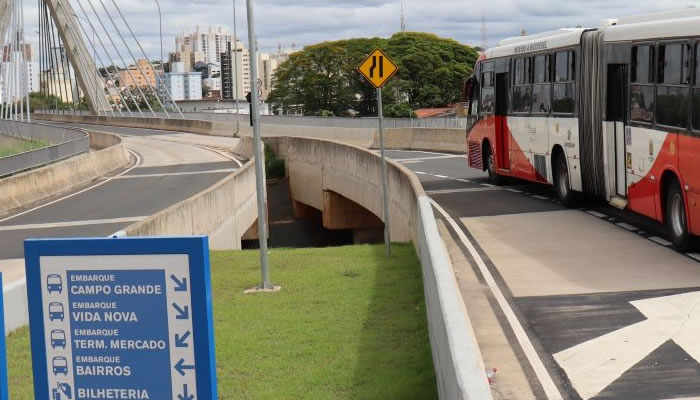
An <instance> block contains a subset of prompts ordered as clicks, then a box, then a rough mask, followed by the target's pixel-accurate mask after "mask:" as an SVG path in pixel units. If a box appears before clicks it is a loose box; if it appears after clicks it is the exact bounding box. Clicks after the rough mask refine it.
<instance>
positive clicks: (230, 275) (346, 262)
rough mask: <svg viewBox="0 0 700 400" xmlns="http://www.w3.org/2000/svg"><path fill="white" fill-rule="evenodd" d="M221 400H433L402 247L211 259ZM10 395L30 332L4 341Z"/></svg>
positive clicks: (421, 323)
mask: <svg viewBox="0 0 700 400" xmlns="http://www.w3.org/2000/svg"><path fill="white" fill-rule="evenodd" d="M211 262H212V289H213V299H214V320H215V322H214V326H215V329H216V357H217V359H216V361H217V370H218V382H219V398H221V399H275V400H277V399H396V400H398V399H401V400H406V399H408V400H410V399H421V400H423V399H437V387H436V381H435V374H434V369H433V363H432V357H431V352H430V342H429V337H428V328H427V322H426V314H425V302H424V297H423V283H422V276H421V268H420V264H419V261H418V259H417V257H416V254H415V251H414V249H413V247H412V246H411V245H394V248H393V255H392V257H390V258H387V257H385V255H384V247H383V246H382V245H378V246H347V247H337V248H324V249H295V250H286V249H284V250H282V249H275V250H272V251H271V253H270V265H271V276H272V280H273V282H274V283H275V284H278V285H281V286H282V290H281V291H280V292H278V293H269V294H255V295H250V294H247V295H246V294H243V291H244V290H245V289H247V288H250V287H253V286H255V285H256V284H258V283H259V279H260V267H259V254H258V252H257V251H236V252H213V253H212V257H211ZM8 358H9V372H10V395H11V398H13V399H19V400H25V399H26V400H29V399H33V398H34V395H33V389H32V378H31V359H30V358H31V356H30V351H29V332H28V330H27V329H26V328H25V329H21V330H19V331H17V332H15V333H13V334H11V335H10V336H9V338H8Z"/></svg>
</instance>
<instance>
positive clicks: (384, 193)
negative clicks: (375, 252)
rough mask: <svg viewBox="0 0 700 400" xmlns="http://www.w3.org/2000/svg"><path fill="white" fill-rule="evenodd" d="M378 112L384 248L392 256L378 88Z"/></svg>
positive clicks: (384, 149)
mask: <svg viewBox="0 0 700 400" xmlns="http://www.w3.org/2000/svg"><path fill="white" fill-rule="evenodd" d="M377 110H378V115H379V142H380V145H381V153H382V201H383V203H384V206H383V207H382V208H383V209H384V246H385V247H386V255H387V256H390V255H391V228H390V224H389V191H388V190H387V189H388V187H387V181H386V148H385V147H384V111H383V110H382V88H377Z"/></svg>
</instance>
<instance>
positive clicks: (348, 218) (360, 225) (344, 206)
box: [323, 190, 384, 230]
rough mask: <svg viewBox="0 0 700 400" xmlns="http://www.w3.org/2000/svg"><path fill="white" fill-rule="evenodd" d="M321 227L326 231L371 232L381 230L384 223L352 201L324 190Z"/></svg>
mask: <svg viewBox="0 0 700 400" xmlns="http://www.w3.org/2000/svg"><path fill="white" fill-rule="evenodd" d="M323 226H324V227H325V228H327V229H353V230H368V229H369V230H371V229H379V228H383V227H384V223H383V222H382V220H381V219H379V217H377V216H376V215H374V214H372V213H371V212H369V211H367V209H365V208H364V207H362V206H360V205H359V204H357V203H355V202H354V201H352V200H349V199H347V198H345V197H343V196H341V195H339V194H337V193H335V192H332V191H330V190H324V191H323Z"/></svg>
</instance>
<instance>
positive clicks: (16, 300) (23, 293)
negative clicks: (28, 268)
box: [2, 279, 29, 336]
mask: <svg viewBox="0 0 700 400" xmlns="http://www.w3.org/2000/svg"><path fill="white" fill-rule="evenodd" d="M2 290H3V297H4V299H3V300H5V336H7V334H8V333H10V332H12V331H14V330H16V329H19V328H21V327H23V326H25V325H27V324H28V323H29V307H28V305H27V280H26V279H22V280H20V281H15V282H13V283H11V284H9V285H7V286H5V287H4V288H3V289H2Z"/></svg>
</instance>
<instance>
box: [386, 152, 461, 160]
mask: <svg viewBox="0 0 700 400" xmlns="http://www.w3.org/2000/svg"><path fill="white" fill-rule="evenodd" d="M377 151H379V150H375V152H377ZM387 151H391V152H397V153H421V154H435V155H438V156H456V157H464V158H467V156H466V155H464V154H450V153H436V152H434V151H422V150H387Z"/></svg>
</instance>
